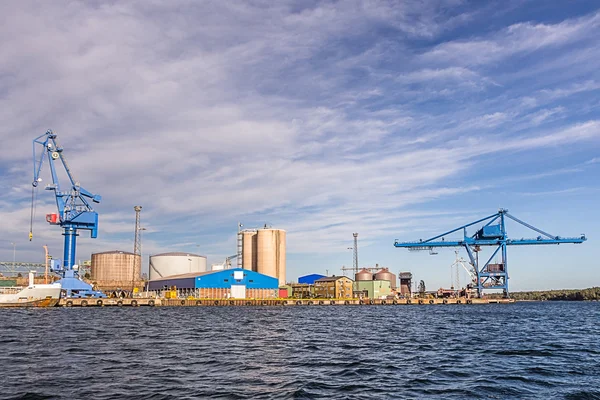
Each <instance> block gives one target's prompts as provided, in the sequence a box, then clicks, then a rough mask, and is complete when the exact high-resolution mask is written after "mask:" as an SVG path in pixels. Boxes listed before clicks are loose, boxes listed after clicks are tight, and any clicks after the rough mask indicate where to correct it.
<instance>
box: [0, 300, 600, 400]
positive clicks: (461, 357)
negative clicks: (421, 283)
mask: <svg viewBox="0 0 600 400" xmlns="http://www.w3.org/2000/svg"><path fill="white" fill-rule="evenodd" d="M598 310H599V303H518V304H514V305H486V306H479V305H472V306H448V307H435V306H431V307H429V306H427V307H405V306H403V307H401V306H398V307H368V308H366V307H352V306H350V307H343V306H339V307H289V308H284V307H244V308H235V307H231V308H229V307H215V308H208V307H198V308H194V307H182V308H177V307H174V308H144V307H140V308H108V307H107V308H86V309H77V308H72V309H63V308H57V309H31V310H30V309H28V310H22V309H17V310H5V309H0V318H1V320H2V324H0V325H1V326H0V365H1V366H2V374H1V375H0V376H1V377H2V379H1V380H0V389H1V391H0V398H3V399H32V400H37V399H40V400H41V399H44V400H45V399H67V398H68V399H85V398H93V399H100V400H104V399H107V400H108V399H122V398H128V399H144V400H146V399H155V400H163V399H164V400H170V399H198V398H216V399H317V398H323V399H330V398H342V399H363V398H369V399H391V398H417V399H422V398H444V399H464V398H500V399H504V398H519V399H527V398H564V399H600V392H599V391H598V388H599V387H600V358H599V357H598V355H600V333H599V330H598V328H597V324H598V322H599V319H598V315H599V311H598Z"/></svg>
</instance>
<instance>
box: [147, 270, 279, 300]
mask: <svg viewBox="0 0 600 400" xmlns="http://www.w3.org/2000/svg"><path fill="white" fill-rule="evenodd" d="M278 288H279V282H278V280H277V278H274V277H271V276H267V275H264V274H259V273H258V272H254V271H250V270H247V269H243V268H232V269H225V270H221V271H207V272H195V273H187V274H182V275H175V276H169V277H165V278H158V279H153V280H150V281H149V282H148V291H150V292H153V293H155V294H157V295H158V296H161V297H162V296H163V295H164V292H166V291H171V290H174V291H176V292H177V296H178V297H182V298H185V297H194V298H199V299H245V298H248V299H250V298H254V299H267V298H276V297H277V295H278Z"/></svg>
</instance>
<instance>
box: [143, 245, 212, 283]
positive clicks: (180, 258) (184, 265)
mask: <svg viewBox="0 0 600 400" xmlns="http://www.w3.org/2000/svg"><path fill="white" fill-rule="evenodd" d="M190 272H206V257H204V256H200V255H198V254H191V253H181V252H174V253H163V254H155V255H153V256H150V280H153V279H160V278H165V277H167V276H173V275H181V274H187V273H190Z"/></svg>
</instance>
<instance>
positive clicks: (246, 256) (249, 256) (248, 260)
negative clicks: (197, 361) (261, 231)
mask: <svg viewBox="0 0 600 400" xmlns="http://www.w3.org/2000/svg"><path fill="white" fill-rule="evenodd" d="M256 237H257V234H256V231H243V232H242V268H244V269H249V270H252V271H256V261H257V260H256V257H257V253H256V244H257V243H256V239H257V238H256Z"/></svg>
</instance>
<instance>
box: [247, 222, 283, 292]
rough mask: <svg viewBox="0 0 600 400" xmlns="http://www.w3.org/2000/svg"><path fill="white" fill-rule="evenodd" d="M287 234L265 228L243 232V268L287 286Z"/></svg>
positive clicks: (280, 230) (279, 230)
mask: <svg viewBox="0 0 600 400" xmlns="http://www.w3.org/2000/svg"><path fill="white" fill-rule="evenodd" d="M285 236H286V232H285V231H284V230H282V229H272V228H268V227H267V226H266V225H265V227H264V228H260V229H251V230H243V231H241V238H242V268H243V269H246V270H250V271H254V272H258V273H260V274H264V275H268V276H272V277H274V278H277V279H278V281H279V284H280V285H284V284H285V273H286V271H285V269H286V254H285Z"/></svg>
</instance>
